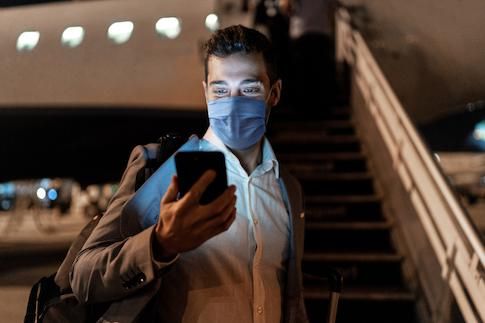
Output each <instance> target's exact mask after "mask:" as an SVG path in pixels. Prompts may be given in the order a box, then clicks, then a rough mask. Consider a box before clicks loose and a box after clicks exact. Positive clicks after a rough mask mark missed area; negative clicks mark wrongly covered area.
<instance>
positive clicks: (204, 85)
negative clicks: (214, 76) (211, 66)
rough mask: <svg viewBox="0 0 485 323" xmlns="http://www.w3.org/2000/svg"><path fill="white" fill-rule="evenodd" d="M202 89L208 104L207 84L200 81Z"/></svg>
mask: <svg viewBox="0 0 485 323" xmlns="http://www.w3.org/2000/svg"><path fill="white" fill-rule="evenodd" d="M202 87H203V88H204V95H205V101H206V102H209V96H208V93H209V92H208V88H207V83H206V82H205V81H202Z"/></svg>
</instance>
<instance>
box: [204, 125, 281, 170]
mask: <svg viewBox="0 0 485 323" xmlns="http://www.w3.org/2000/svg"><path fill="white" fill-rule="evenodd" d="M203 139H205V140H206V141H208V142H209V143H211V144H212V145H214V146H216V147H217V148H218V149H220V150H221V151H222V152H223V153H224V155H225V156H226V158H230V159H231V160H232V161H234V162H235V161H237V163H239V164H240V162H239V159H238V158H237V157H236V156H235V155H234V154H233V153H232V152H231V151H230V150H229V149H228V148H227V147H226V145H224V143H223V142H222V140H221V139H220V138H219V137H217V135H216V134H215V133H214V131H212V129H211V127H210V126H209V128H207V131H206V132H205V134H204V137H203ZM262 149H263V150H262V152H261V155H262V158H261V163H260V164H259V165H258V167H259V166H261V165H263V167H264V170H266V171H268V170H271V169H274V172H275V176H276V178H279V177H280V166H279V162H278V160H277V159H276V155H275V153H274V151H273V148H272V147H271V144H270V143H269V140H268V139H267V138H266V137H264V139H263V147H262ZM258 167H257V168H256V169H258Z"/></svg>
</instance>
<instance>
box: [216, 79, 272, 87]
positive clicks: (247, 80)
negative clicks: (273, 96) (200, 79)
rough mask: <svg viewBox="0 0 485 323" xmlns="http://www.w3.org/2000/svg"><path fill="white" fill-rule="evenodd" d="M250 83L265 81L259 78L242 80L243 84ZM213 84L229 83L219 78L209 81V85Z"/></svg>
mask: <svg viewBox="0 0 485 323" xmlns="http://www.w3.org/2000/svg"><path fill="white" fill-rule="evenodd" d="M248 83H263V81H261V80H258V79H245V80H244V81H242V82H241V84H248ZM213 85H227V82H226V81H222V80H217V81H212V82H210V83H209V86H213Z"/></svg>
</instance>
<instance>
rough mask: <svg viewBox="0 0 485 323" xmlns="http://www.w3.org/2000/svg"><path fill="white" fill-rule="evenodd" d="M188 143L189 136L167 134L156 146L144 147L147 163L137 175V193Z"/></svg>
mask: <svg viewBox="0 0 485 323" xmlns="http://www.w3.org/2000/svg"><path fill="white" fill-rule="evenodd" d="M186 141H187V136H183V135H181V134H179V133H167V134H165V135H163V136H161V137H160V138H159V139H158V140H157V143H156V144H148V145H145V146H143V151H144V157H145V161H146V162H145V167H144V168H143V169H141V170H140V171H139V172H138V173H137V174H136V181H135V191H138V189H139V188H140V187H141V186H142V185H143V183H145V182H146V180H147V179H148V178H149V177H150V176H152V174H153V173H155V172H156V171H157V169H158V168H159V167H160V166H161V165H162V164H163V163H164V162H165V161H166V160H167V159H168V158H169V157H170V156H172V155H173V153H175V152H176V151H177V149H179V148H180V146H182V145H183V144H184V143H185V142H186Z"/></svg>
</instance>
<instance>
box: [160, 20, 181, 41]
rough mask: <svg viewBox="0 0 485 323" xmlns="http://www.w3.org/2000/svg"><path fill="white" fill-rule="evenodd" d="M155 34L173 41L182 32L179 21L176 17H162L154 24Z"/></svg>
mask: <svg viewBox="0 0 485 323" xmlns="http://www.w3.org/2000/svg"><path fill="white" fill-rule="evenodd" d="M155 29H156V31H157V33H158V34H159V35H160V36H162V37H167V38H170V39H175V38H177V37H178V35H179V34H180V32H181V31H182V26H181V23H180V19H178V18H176V17H164V18H160V19H158V21H157V23H156V24H155Z"/></svg>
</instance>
